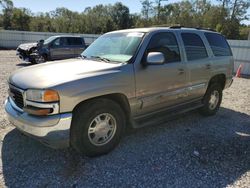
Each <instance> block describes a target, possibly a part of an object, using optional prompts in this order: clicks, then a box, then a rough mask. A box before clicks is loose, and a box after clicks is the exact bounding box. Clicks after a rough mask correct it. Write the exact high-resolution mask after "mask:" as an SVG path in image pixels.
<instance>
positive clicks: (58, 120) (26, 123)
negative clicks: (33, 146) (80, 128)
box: [5, 98, 72, 148]
mask: <svg viewBox="0 0 250 188" xmlns="http://www.w3.org/2000/svg"><path fill="white" fill-rule="evenodd" d="M5 111H6V112H7V115H8V119H9V121H10V122H11V123H12V124H13V125H14V126H15V127H16V128H17V129H18V130H20V131H21V132H23V133H24V134H26V135H28V136H30V137H33V138H35V139H37V140H39V141H40V142H42V143H43V144H45V145H48V146H49V147H52V148H65V147H68V146H69V137H70V136H69V133H70V125H71V119H72V114H71V113H64V114H57V115H50V116H33V115H29V114H27V113H25V112H22V111H20V109H18V107H16V106H15V104H14V103H12V102H11V99H10V98H8V99H7V100H6V101H5Z"/></svg>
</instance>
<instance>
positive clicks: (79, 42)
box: [68, 37, 83, 46]
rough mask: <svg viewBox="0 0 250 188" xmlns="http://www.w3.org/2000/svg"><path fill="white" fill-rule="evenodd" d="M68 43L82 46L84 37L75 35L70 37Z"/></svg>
mask: <svg viewBox="0 0 250 188" xmlns="http://www.w3.org/2000/svg"><path fill="white" fill-rule="evenodd" d="M68 43H69V45H72V46H73V45H74V46H76V45H77V46H80V45H83V42H82V39H81V38H73V37H70V38H68Z"/></svg>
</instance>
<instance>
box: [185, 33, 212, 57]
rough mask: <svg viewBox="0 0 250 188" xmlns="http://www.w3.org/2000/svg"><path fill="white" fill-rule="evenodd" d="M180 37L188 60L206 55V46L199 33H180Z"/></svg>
mask: <svg viewBox="0 0 250 188" xmlns="http://www.w3.org/2000/svg"><path fill="white" fill-rule="evenodd" d="M181 37H182V40H183V42H184V47H185V51H186V55H187V60H188V61H192V60H198V59H204V58H207V57H208V55H207V50H206V47H205V45H204V43H203V41H202V40H201V38H200V36H199V35H197V34H195V33H182V34H181Z"/></svg>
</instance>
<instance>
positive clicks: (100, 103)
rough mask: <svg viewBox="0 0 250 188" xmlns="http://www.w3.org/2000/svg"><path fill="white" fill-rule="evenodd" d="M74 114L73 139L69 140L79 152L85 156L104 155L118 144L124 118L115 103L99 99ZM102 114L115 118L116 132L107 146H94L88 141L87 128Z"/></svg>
mask: <svg viewBox="0 0 250 188" xmlns="http://www.w3.org/2000/svg"><path fill="white" fill-rule="evenodd" d="M76 113H77V114H76V116H75V117H74V114H73V124H72V130H71V131H72V134H71V137H74V138H72V139H71V140H73V142H74V143H72V144H73V146H74V147H75V149H77V150H78V151H79V152H81V153H83V154H86V155H87V156H97V155H101V154H106V153H108V152H109V151H111V150H112V149H113V148H114V147H115V146H116V145H117V144H118V143H119V141H120V138H121V135H122V132H123V131H124V127H125V116H124V112H123V110H122V109H121V108H120V106H119V105H118V104H117V103H115V102H113V101H111V100H108V99H100V100H96V101H93V102H90V103H88V104H86V105H83V106H81V107H80V108H79V109H78V110H77V112H76ZM102 113H109V114H111V115H112V116H113V117H114V118H115V120H116V132H115V135H114V136H113V138H112V139H111V140H110V141H109V142H108V143H107V144H105V145H102V146H95V145H93V144H92V143H91V142H90V140H89V137H88V128H89V126H90V123H91V122H92V121H93V119H94V118H95V117H96V116H98V115H100V114H102Z"/></svg>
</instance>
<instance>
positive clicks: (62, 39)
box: [60, 37, 69, 46]
mask: <svg viewBox="0 0 250 188" xmlns="http://www.w3.org/2000/svg"><path fill="white" fill-rule="evenodd" d="M60 43H61V46H67V45H69V43H68V40H67V38H65V37H63V38H61V42H60Z"/></svg>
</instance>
